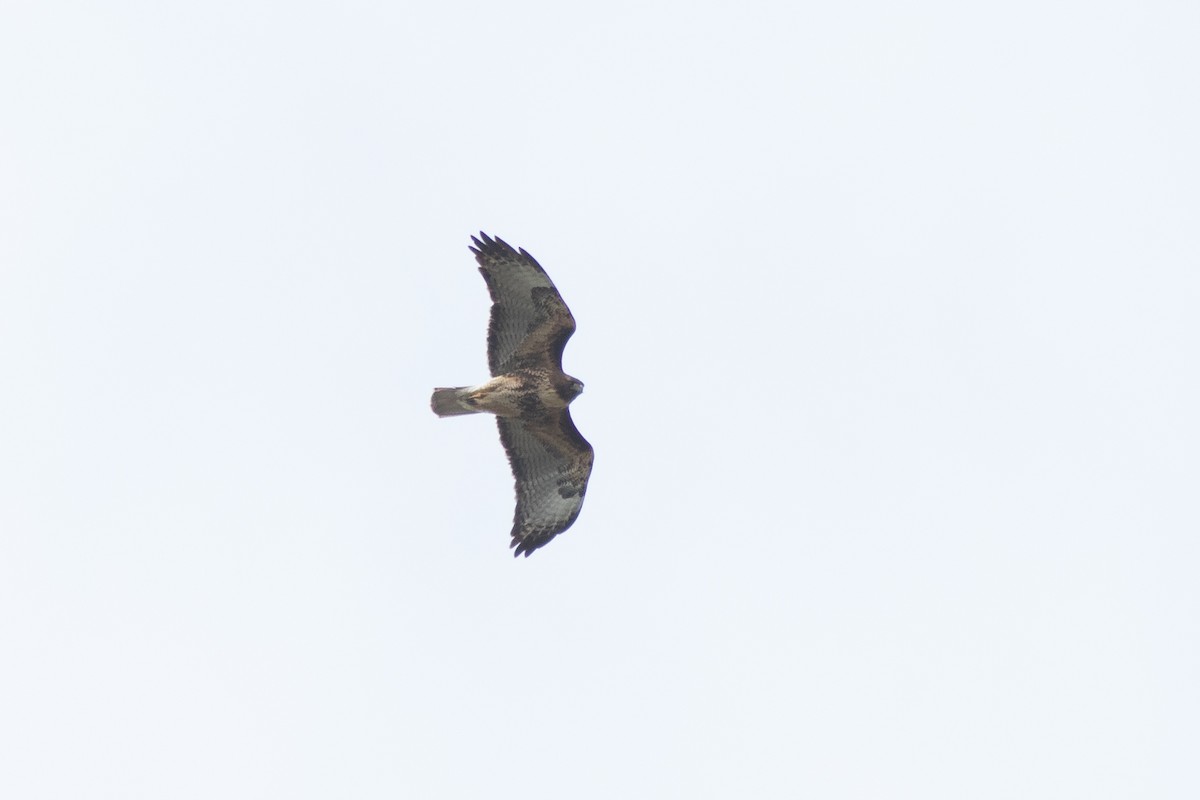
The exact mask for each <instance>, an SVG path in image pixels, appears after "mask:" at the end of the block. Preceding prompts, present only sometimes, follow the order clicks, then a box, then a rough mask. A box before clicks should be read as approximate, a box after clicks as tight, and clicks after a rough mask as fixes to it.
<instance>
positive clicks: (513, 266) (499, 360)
mask: <svg viewBox="0 0 1200 800" xmlns="http://www.w3.org/2000/svg"><path fill="white" fill-rule="evenodd" d="M479 236H480V238H478V239H477V238H475V237H474V236H472V237H471V239H472V241H474V242H475V246H474V247H472V248H471V251H472V252H473V253H475V260H476V261H477V262H479V271H480V272H481V273H483V279H484V281H486V282H487V287H488V293H489V294H491V296H492V315H491V321H490V322H489V324H488V367H489V369H490V370H491V373H492V379H491V380H490V381H487V382H486V383H481V384H479V385H478V386H458V387H454V388H450V389H434V390H433V398H432V399H431V401H430V405H431V406H432V407H433V413H435V414H437V415H438V416H439V417H450V416H455V415H458V414H478V413H481V412H484V411H486V412H489V413H491V414H495V415H496V424H497V425H498V426H499V428H500V442H501V443H502V444H503V445H504V450H505V452H506V453H508V463H509V465H510V466H511V467H512V473H513V478H514V479H515V480H516V494H517V511H516V514H515V516H514V518H513V528H512V543H511V544H510V545H509V546H510V547H513V548H515V552H514V553H513V555H514V556H519V555H522V554H523V555H525V556H526V557H528V556H529V554H530V553H532V552H533V551H534V550H536V549H538V548H539V547H541V546H542V545H544V544H546V543H547V542H549V541H550V540H551V539H553V538H554V537H555V536H557V535H558V534H560V533H562V532H563V531H565V530H566V529H567V528H569V527H571V525H572V523H574V522H575V519H576V518H577V517H578V516H579V509H580V508H581V507H582V506H583V496H584V494H585V493H586V492H587V483H588V477H589V476H590V475H591V474H592V446H591V445H590V444H588V443H587V440H586V439H584V438H583V436H581V435H580V434H579V431H578V430H576V428H575V423H573V422H572V421H571V412H570V411H569V410H568V409H567V406H568V405H570V403H571V401H572V400H574V399H575V398H576V397H578V396H579V394H580V392H582V391H583V381H580V380H579V379H577V378H572V377H571V376H570V375H568V374H566V373H565V372H563V370H562V354H563V348H564V347H566V345H567V340H568V339H570V338H571V334H572V333H574V332H575V318H574V317H572V316H571V311H570V309H568V308H567V304H566V303H564V302H563V299H562V296H561V295H559V293H558V290H557V289H556V288H554V283H553V282H552V281H551V280H550V276H549V275H547V274H546V271H545V270H544V269H542V267H541V265H540V264H538V262H537V261H535V260H534V259H533V256H531V255H529V253H527V252H525V250H524V249H520V250H514V249H513V248H512V247H511V246H510V245H509V244H507V243H506V242H505V241H504V240H502V239H499V238H496V239H493V238H492V237H490V236H488V235H487V234H486V233H483V232H482V231H481V232H480V234H479Z"/></svg>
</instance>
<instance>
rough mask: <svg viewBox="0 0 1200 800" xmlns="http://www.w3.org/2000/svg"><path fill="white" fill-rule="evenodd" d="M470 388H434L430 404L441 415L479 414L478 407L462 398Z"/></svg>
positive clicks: (434, 411)
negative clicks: (468, 403) (470, 404)
mask: <svg viewBox="0 0 1200 800" xmlns="http://www.w3.org/2000/svg"><path fill="white" fill-rule="evenodd" d="M470 388H471V387H469V386H456V387H454V388H453V389H434V390H433V397H432V398H430V400H429V405H430V406H431V407H432V408H433V413H435V414H437V415H438V416H439V417H454V416H458V415H459V414H478V413H479V409H478V408H474V407H472V406H469V405H467V404H466V403H464V402H463V401H462V400H461V399H460V398H462V397H463V396H464V395H465V394H466V393H467V390H468V389H470Z"/></svg>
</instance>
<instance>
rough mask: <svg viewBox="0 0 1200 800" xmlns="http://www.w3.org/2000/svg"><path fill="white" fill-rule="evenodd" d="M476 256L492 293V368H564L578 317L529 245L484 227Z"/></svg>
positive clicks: (474, 249) (495, 372)
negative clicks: (512, 242)
mask: <svg viewBox="0 0 1200 800" xmlns="http://www.w3.org/2000/svg"><path fill="white" fill-rule="evenodd" d="M479 236H480V238H478V239H477V238H475V237H471V238H472V240H473V241H474V242H475V246H474V247H472V248H471V251H472V252H474V253H475V260H476V261H478V262H479V271H480V272H481V273H483V279H484V280H485V281H487V287H488V293H489V294H491V296H492V318H491V322H490V323H489V324H488V368H489V369H490V370H491V372H492V375H493V376H495V375H503V374H504V373H506V372H512V371H513V370H515V369H526V368H530V367H542V368H546V369H554V370H555V371H561V370H562V352H563V348H564V347H566V345H567V340H568V339H570V338H571V334H572V333H574V332H575V318H574V317H572V316H571V311H570V309H568V308H567V304H566V303H564V302H563V299H562V296H561V295H559V293H558V289H556V288H554V283H553V282H552V281H551V280H550V277H549V276H548V275H546V271H545V270H544V269H542V267H541V265H540V264H538V263H537V261H534V259H533V256H531V255H529V253H526V252H525V250H524V249H521V250H514V249H513V248H512V247H511V246H510V245H509V244H507V243H506V242H505V241H504V240H503V239H493V238H492V237H490V236H488V235H487V234H486V233H483V232H480V234H479Z"/></svg>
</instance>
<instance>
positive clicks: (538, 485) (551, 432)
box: [496, 408, 593, 556]
mask: <svg viewBox="0 0 1200 800" xmlns="http://www.w3.org/2000/svg"><path fill="white" fill-rule="evenodd" d="M496 423H497V424H498V425H499V427H500V441H501V442H503V443H504V450H505V452H506V453H508V461H509V464H510V465H511V466H512V472H513V477H514V478H515V479H516V489H517V511H516V514H515V516H514V518H513V529H512V544H511V545H510V546H511V547H513V548H515V549H516V552H514V553H513V555H517V556H519V555H522V554H524V555H525V556H528V555H529V554H530V553H532V552H533V551H534V550H536V549H537V548H539V547H541V546H542V545H544V544H546V543H547V542H549V541H550V540H551V539H553V538H554V537H555V536H557V535H558V534H560V533H562V532H563V531H565V530H566V529H567V528H569V527H571V524H572V523H574V522H575V519H576V518H577V517H578V516H579V510H580V509H581V508H582V507H583V497H584V494H586V493H587V484H588V478H589V477H591V474H592V461H593V452H592V446H591V445H590V444H588V443H587V440H586V439H584V438H583V436H582V435H580V433H579V431H578V429H576V427H575V423H574V422H572V421H571V413H570V412H569V411H568V410H567V409H565V408H564V409H563V410H562V411H561V412H559V413H558V414H556V415H551V416H550V417H548V418H546V419H542V420H521V419H517V418H506V417H497V418H496Z"/></svg>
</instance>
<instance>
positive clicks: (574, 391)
mask: <svg viewBox="0 0 1200 800" xmlns="http://www.w3.org/2000/svg"><path fill="white" fill-rule="evenodd" d="M566 378H567V379H566V381H565V382H564V383H563V387H562V394H563V399H565V400H566V401H567V402H568V403H569V402H571V401H572V400H574V399H575V398H576V397H579V395H581V394H583V381H581V380H579V378H572V377H571V376H570V375H567V376H566Z"/></svg>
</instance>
